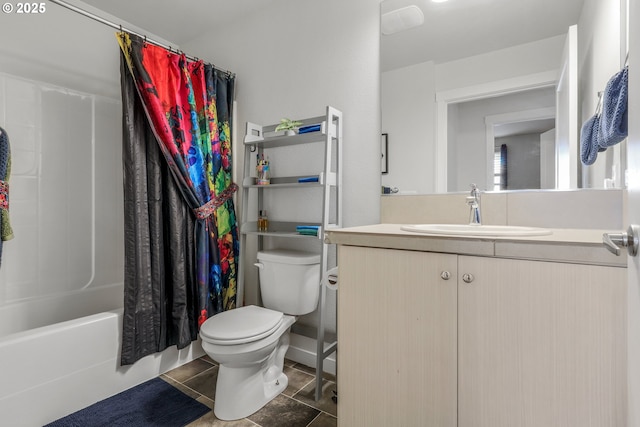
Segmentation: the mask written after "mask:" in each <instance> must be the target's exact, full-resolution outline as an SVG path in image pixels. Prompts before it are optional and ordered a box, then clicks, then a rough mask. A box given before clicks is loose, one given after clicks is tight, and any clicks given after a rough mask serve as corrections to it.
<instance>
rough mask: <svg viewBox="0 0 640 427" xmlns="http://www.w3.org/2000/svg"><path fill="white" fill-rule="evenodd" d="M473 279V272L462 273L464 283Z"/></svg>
mask: <svg viewBox="0 0 640 427" xmlns="http://www.w3.org/2000/svg"><path fill="white" fill-rule="evenodd" d="M473 279H474V277H473V274H469V273H465V274H463V275H462V280H463V281H464V282H465V283H471V282H473Z"/></svg>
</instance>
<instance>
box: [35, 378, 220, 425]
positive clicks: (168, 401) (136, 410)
mask: <svg viewBox="0 0 640 427" xmlns="http://www.w3.org/2000/svg"><path fill="white" fill-rule="evenodd" d="M210 410H211V409H209V408H208V407H207V406H205V405H203V404H202V403H200V402H198V401H196V400H194V399H192V398H191V397H189V396H187V395H186V394H184V393H182V392H181V391H180V390H178V389H176V388H175V387H173V386H172V385H170V384H168V383H167V382H165V381H163V380H161V379H160V378H154V379H152V380H150V381H147V382H145V383H142V384H140V385H138V386H136V387H133V388H130V389H129V390H125V391H123V392H122V393H119V394H116V395H115V396H112V397H110V398H108V399H105V400H101V401H100V402H98V403H96V404H94V405H91V406H89V407H88V408H85V409H82V410H80V411H78V412H74V413H73V414H71V415H68V416H66V417H64V418H60V419H59V420H57V421H54V422H52V423H51V424H47V425H46V426H45V427H98V426H104V427H107V426H109V427H115V426H128V427H161V426H167V427H176V426H184V425H187V424H189V423H190V422H192V421H195V420H197V419H198V418H200V417H201V416H203V415H204V414H206V413H207V412H209V411H210Z"/></svg>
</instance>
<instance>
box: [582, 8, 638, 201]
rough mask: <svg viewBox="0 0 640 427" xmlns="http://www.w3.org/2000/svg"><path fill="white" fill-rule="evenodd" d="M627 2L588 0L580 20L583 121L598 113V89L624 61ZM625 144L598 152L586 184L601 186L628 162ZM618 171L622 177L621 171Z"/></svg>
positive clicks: (585, 172) (587, 171)
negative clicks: (624, 9)
mask: <svg viewBox="0 0 640 427" xmlns="http://www.w3.org/2000/svg"><path fill="white" fill-rule="evenodd" d="M624 3H625V1H624V0H622V1H621V0H585V4H584V8H583V9H582V14H581V15H580V21H579V22H578V70H579V75H578V81H579V82H580V83H579V84H580V87H579V99H580V102H579V115H578V117H579V120H578V121H579V122H580V125H582V123H584V122H585V121H586V120H587V119H588V118H589V117H591V116H592V115H593V114H594V113H595V110H596V105H597V103H598V92H601V91H603V90H604V88H605V86H606V84H607V81H608V80H609V79H610V78H611V77H612V76H613V75H614V74H615V73H617V72H618V71H619V70H620V69H621V68H622V64H623V63H624V60H625V56H626V37H627V36H626V24H625V20H626V18H625V17H626V14H625V13H624V12H623V9H621V5H623V4H624ZM624 144H626V142H623V143H621V144H619V145H617V146H615V147H613V148H609V149H608V150H607V151H606V152H604V153H600V154H598V158H597V160H596V162H595V163H594V164H593V165H591V166H584V165H583V166H582V180H583V187H588V188H591V187H596V188H597V187H600V188H601V187H602V186H603V182H604V179H605V178H612V177H613V176H612V173H615V172H614V171H613V170H612V165H613V164H614V163H617V164H620V162H623V163H624V162H625V158H624V157H622V158H621V152H620V151H621V150H620V149H621V147H622V146H624ZM623 151H626V150H624V149H623ZM617 175H618V178H619V177H620V172H619V171H617ZM618 184H621V181H620V180H618Z"/></svg>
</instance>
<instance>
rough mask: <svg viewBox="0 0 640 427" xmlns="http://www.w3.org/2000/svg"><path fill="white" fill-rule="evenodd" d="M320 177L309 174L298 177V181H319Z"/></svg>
mask: <svg viewBox="0 0 640 427" xmlns="http://www.w3.org/2000/svg"><path fill="white" fill-rule="evenodd" d="M318 181H319V178H318V177H317V176H308V177H304V178H298V182H300V183H303V182H318Z"/></svg>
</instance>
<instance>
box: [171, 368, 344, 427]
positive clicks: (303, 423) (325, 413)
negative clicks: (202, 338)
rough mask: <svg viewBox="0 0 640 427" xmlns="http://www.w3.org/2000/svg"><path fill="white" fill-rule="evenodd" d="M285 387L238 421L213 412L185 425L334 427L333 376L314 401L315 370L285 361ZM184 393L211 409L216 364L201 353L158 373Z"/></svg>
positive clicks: (216, 369)
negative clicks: (190, 359)
mask: <svg viewBox="0 0 640 427" xmlns="http://www.w3.org/2000/svg"><path fill="white" fill-rule="evenodd" d="M284 372H285V374H286V375H287V377H288V378H289V385H288V386H287V389H286V390H285V391H284V392H283V393H282V394H280V395H279V396H277V397H276V398H275V399H273V400H272V401H271V402H269V403H267V405H265V406H264V407H263V408H262V409H260V410H259V411H258V412H256V413H255V414H252V415H250V416H249V417H247V418H245V419H242V420H238V421H221V420H219V419H217V418H216V417H215V415H214V413H213V411H211V412H209V413H208V414H206V415H204V416H203V417H201V418H199V419H197V420H196V421H194V422H192V423H191V424H189V425H188V427H205V426H207V427H223V426H224V427H256V426H259V427H336V426H337V424H338V420H337V418H336V415H337V405H336V404H335V403H334V402H333V400H332V399H331V397H332V396H333V391H334V390H336V382H335V377H333V376H331V375H326V376H325V378H324V379H323V386H322V389H323V396H322V399H320V401H318V402H316V401H315V396H314V395H315V369H311V368H308V367H306V366H304V365H301V364H298V363H295V362H292V361H289V360H286V361H285V367H284ZM160 378H162V379H163V380H165V381H167V382H168V383H169V384H172V385H173V386H174V387H176V388H178V389H179V390H181V391H182V392H184V393H186V394H187V395H189V396H191V397H193V398H194V399H196V400H198V401H199V402H201V403H204V404H205V405H207V406H208V407H210V408H212V409H213V399H214V396H215V389H216V380H217V378H218V365H217V364H216V363H215V362H214V361H213V360H212V359H210V358H209V357H208V356H203V357H201V358H199V359H196V360H194V361H192V362H189V363H187V364H185V365H183V366H180V367H179V368H176V369H173V370H171V371H169V372H167V373H165V374H162V375H161V376H160Z"/></svg>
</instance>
